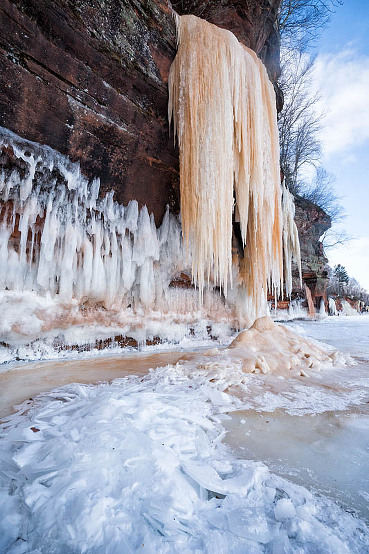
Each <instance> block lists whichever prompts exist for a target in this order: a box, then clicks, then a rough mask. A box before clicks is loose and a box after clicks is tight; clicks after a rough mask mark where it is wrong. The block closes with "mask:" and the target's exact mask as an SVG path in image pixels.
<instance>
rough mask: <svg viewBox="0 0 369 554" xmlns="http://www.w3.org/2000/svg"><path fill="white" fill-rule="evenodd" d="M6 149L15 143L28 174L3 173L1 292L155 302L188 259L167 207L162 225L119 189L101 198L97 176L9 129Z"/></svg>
mask: <svg viewBox="0 0 369 554" xmlns="http://www.w3.org/2000/svg"><path fill="white" fill-rule="evenodd" d="M0 146H6V147H8V146H9V147H11V148H12V150H13V152H14V155H15V157H16V158H17V159H18V165H19V163H20V165H21V166H23V168H24V171H25V174H26V175H25V177H24V178H22V179H21V178H20V174H19V172H18V171H17V170H16V169H14V170H13V171H12V172H11V173H10V174H9V172H8V173H7V174H5V172H3V173H2V174H0V194H1V200H2V203H1V204H0V209H1V217H0V290H5V289H8V290H19V291H23V290H33V291H35V292H37V293H40V294H45V293H49V294H51V295H52V296H55V295H58V298H59V299H60V300H62V301H65V302H68V301H70V300H71V299H72V298H76V299H78V300H82V301H85V300H86V301H87V300H88V301H92V302H95V303H96V302H103V303H104V305H108V306H109V305H112V304H115V303H119V304H120V305H122V306H124V305H126V306H127V305H129V304H131V303H132V302H135V303H140V304H141V305H143V306H150V305H152V303H153V302H154V300H155V299H158V298H160V296H162V295H163V290H166V289H167V288H168V284H169V281H170V278H171V275H170V273H171V271H174V270H175V267H176V264H178V261H179V260H181V258H182V245H181V236H180V227H179V224H178V223H177V221H176V219H175V218H174V216H171V215H169V212H167V214H166V216H165V218H164V220H163V223H162V225H161V227H160V229H157V228H156V226H155V223H154V219H153V216H152V215H151V216H150V215H149V214H148V211H147V208H146V206H144V207H142V208H141V210H139V208H138V204H137V202H136V201H135V200H132V201H131V202H130V203H129V204H128V206H127V207H124V206H122V205H120V204H118V203H117V202H114V200H113V193H109V194H107V195H106V196H105V198H103V199H101V200H99V199H98V193H99V186H100V183H99V180H98V179H95V180H94V181H93V182H92V183H89V182H88V181H87V179H86V178H84V177H83V176H82V175H81V173H80V168H79V165H78V164H72V163H70V162H69V160H68V159H67V158H65V157H63V156H61V155H60V154H57V153H56V152H54V151H52V150H51V149H48V148H46V147H43V148H42V147H39V146H38V145H34V144H33V143H28V142H27V141H22V140H21V139H18V138H17V137H16V136H15V135H12V134H11V133H6V132H3V133H2V136H1V134H0ZM36 173H37V175H36ZM36 177H37V178H36ZM159 258H160V260H161V265H162V267H161V268H160V271H156V268H155V264H156V262H158V260H159Z"/></svg>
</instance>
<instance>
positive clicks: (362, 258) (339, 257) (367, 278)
mask: <svg viewBox="0 0 369 554" xmlns="http://www.w3.org/2000/svg"><path fill="white" fill-rule="evenodd" d="M327 254H328V257H329V263H330V265H331V266H332V267H333V266H335V265H337V264H341V265H343V266H344V267H345V268H346V271H347V273H348V274H349V275H350V277H354V278H355V279H356V280H357V281H359V283H360V285H361V286H362V287H364V288H366V289H367V291H368V292H369V236H367V237H359V238H357V239H354V240H352V241H350V242H349V243H348V244H344V245H342V246H340V247H337V248H334V249H333V250H331V251H328V252H327Z"/></svg>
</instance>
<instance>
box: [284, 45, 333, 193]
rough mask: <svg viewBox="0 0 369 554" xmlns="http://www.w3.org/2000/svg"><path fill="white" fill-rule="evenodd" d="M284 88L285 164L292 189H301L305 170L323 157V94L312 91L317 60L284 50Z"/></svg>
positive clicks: (286, 175)
mask: <svg viewBox="0 0 369 554" xmlns="http://www.w3.org/2000/svg"><path fill="white" fill-rule="evenodd" d="M281 58H282V64H281V69H282V73H281V79H280V87H281V89H282V91H283V94H284V106H283V110H282V112H281V114H280V116H279V121H278V127H279V138H280V149H281V167H282V170H283V173H284V177H285V183H286V186H287V187H288V188H289V190H290V191H291V192H292V193H294V194H298V193H299V192H300V190H301V170H302V169H303V168H304V167H306V166H307V165H314V166H315V165H317V164H318V163H319V160H320V157H321V143H320V141H319V132H320V130H321V125H322V123H321V122H322V114H321V113H320V112H319V111H318V107H317V104H318V101H319V95H318V94H317V93H314V92H311V91H312V90H313V87H312V69H313V63H314V60H313V59H312V58H310V56H308V55H307V54H304V53H302V52H300V51H298V50H290V49H282V56H281Z"/></svg>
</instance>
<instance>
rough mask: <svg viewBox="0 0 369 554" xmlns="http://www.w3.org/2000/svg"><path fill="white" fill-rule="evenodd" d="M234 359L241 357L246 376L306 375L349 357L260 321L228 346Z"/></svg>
mask: <svg viewBox="0 0 369 554" xmlns="http://www.w3.org/2000/svg"><path fill="white" fill-rule="evenodd" d="M228 352H230V353H231V355H232V356H239V357H240V359H241V360H242V369H243V371H245V372H247V373H255V372H261V373H269V372H272V373H278V374H284V375H290V374H291V371H293V372H294V373H296V372H297V373H298V374H300V375H306V373H305V372H306V370H310V369H315V370H316V369H320V368H321V367H322V366H327V365H332V364H336V363H338V362H339V363H340V364H342V363H344V362H345V361H347V357H346V356H344V355H343V354H341V353H340V352H338V351H337V350H333V351H329V350H326V349H325V348H324V347H323V345H321V344H318V343H316V342H314V341H312V340H310V339H306V338H304V337H301V336H300V335H297V334H296V333H294V332H293V331H291V330H290V329H288V328H287V327H286V326H284V325H278V324H277V323H274V322H273V320H272V319H271V318H270V317H268V316H265V317H260V318H259V319H257V320H256V321H255V323H254V324H253V325H252V327H250V329H247V330H246V331H242V332H241V333H240V334H239V335H238V336H237V337H236V338H235V339H234V340H233V342H232V343H231V345H230V346H229V349H228Z"/></svg>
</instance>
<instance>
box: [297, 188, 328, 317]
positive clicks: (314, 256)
mask: <svg viewBox="0 0 369 554" xmlns="http://www.w3.org/2000/svg"><path fill="white" fill-rule="evenodd" d="M295 206H296V215H295V221H296V225H297V227H298V230H299V237H300V247H301V264H302V279H303V282H304V283H305V284H306V285H307V286H308V287H309V289H310V291H311V294H312V298H313V300H314V302H315V304H316V307H317V308H319V304H320V299H321V298H325V297H326V286H327V277H328V273H327V263H328V260H327V258H326V257H325V255H324V251H323V245H322V243H321V242H320V240H319V239H320V237H321V236H322V235H323V233H324V232H325V231H327V230H328V229H329V228H330V226H331V219H330V217H329V216H328V215H327V214H326V213H325V212H324V211H323V210H322V209H321V208H319V206H317V205H316V204H313V203H312V202H310V201H309V200H306V199H304V198H301V197H299V196H297V197H295ZM294 288H295V291H298V290H299V285H298V283H297V279H296V280H295V287H294Z"/></svg>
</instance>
